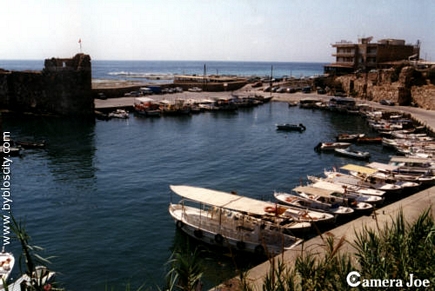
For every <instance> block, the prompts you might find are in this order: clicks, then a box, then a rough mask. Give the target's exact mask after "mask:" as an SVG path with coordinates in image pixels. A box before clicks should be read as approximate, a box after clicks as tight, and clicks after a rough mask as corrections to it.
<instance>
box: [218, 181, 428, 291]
mask: <svg viewBox="0 0 435 291" xmlns="http://www.w3.org/2000/svg"><path fill="white" fill-rule="evenodd" d="M434 204H435V186H434V187H431V188H428V189H426V190H423V191H421V192H418V193H416V194H414V195H411V196H409V197H406V198H404V199H402V200H400V201H398V202H395V203H392V204H389V205H387V206H385V207H382V208H380V209H378V210H376V212H375V214H374V215H371V216H362V217H360V218H357V219H355V220H352V221H350V222H348V223H346V224H344V225H341V226H339V227H337V228H334V229H332V230H330V231H328V235H333V236H334V238H335V240H336V241H338V240H340V239H341V238H342V237H344V238H345V239H346V241H348V242H353V241H354V240H355V238H356V237H355V234H356V233H361V232H363V231H364V229H365V228H366V227H367V228H369V229H372V230H378V229H380V230H383V229H384V228H385V226H386V225H387V224H388V225H391V223H392V220H394V219H395V217H396V216H397V214H398V213H399V212H400V211H403V213H404V217H405V219H406V221H407V222H408V223H412V222H413V221H415V220H416V219H417V218H418V217H419V216H420V214H421V213H422V212H423V211H425V210H426V209H428V208H429V207H431V206H432V209H431V213H432V216H434V217H435V207H434V206H435V205H434ZM323 236H325V234H323ZM323 246H325V243H324V241H323V240H322V237H320V236H316V237H314V238H312V239H310V240H307V241H305V242H304V243H303V244H301V245H299V246H297V247H296V248H294V249H292V250H289V251H286V252H285V253H284V254H282V255H279V256H277V257H276V260H275V261H278V259H279V260H280V261H282V262H284V263H285V264H286V265H287V266H288V267H292V266H293V265H294V263H295V261H296V258H297V257H298V256H299V255H301V253H302V252H311V253H316V254H318V255H320V256H322V255H323V253H324V250H325V249H324V248H323ZM341 251H342V252H350V253H352V252H354V249H353V248H352V246H351V245H350V244H349V243H346V244H345V245H344V246H343V248H342V249H341ZM270 268H271V263H270V261H267V262H265V263H263V264H261V265H258V266H256V267H254V268H252V269H251V270H249V271H248V272H247V282H248V284H249V285H250V286H251V287H252V289H253V290H262V286H263V282H264V278H265V276H266V275H267V274H268V272H269V270H270ZM230 282H231V286H229V284H222V285H219V286H217V287H215V288H213V289H212V290H219V291H224V290H238V289H237V282H238V279H237V278H234V279H232V280H230Z"/></svg>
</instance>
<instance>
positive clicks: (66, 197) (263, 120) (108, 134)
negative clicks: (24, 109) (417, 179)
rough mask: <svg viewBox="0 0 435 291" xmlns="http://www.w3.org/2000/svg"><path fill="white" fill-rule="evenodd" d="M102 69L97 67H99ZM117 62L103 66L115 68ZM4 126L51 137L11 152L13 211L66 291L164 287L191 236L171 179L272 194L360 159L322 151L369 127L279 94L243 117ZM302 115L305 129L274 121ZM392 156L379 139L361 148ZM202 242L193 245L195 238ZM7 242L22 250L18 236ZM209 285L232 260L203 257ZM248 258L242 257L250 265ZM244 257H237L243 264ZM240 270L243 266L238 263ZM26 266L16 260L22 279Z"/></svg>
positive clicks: (376, 156) (230, 271)
mask: <svg viewBox="0 0 435 291" xmlns="http://www.w3.org/2000/svg"><path fill="white" fill-rule="evenodd" d="M98 70H99V69H95V68H94V72H95V71H98ZM108 71H111V70H106V72H108ZM2 118H3V131H9V132H10V133H11V135H12V137H13V138H15V139H17V140H46V141H47V142H48V146H47V148H46V149H43V150H37V149H35V150H26V152H25V153H24V155H23V156H22V157H15V158H13V164H12V181H11V183H12V188H11V193H12V199H13V205H12V207H13V213H14V215H15V216H16V218H18V219H20V220H22V221H23V222H25V225H26V229H27V231H28V232H29V234H30V235H31V237H32V241H31V242H33V243H34V244H36V245H39V246H42V247H44V248H45V251H44V252H42V255H43V256H44V255H46V256H51V255H53V256H56V258H54V259H52V262H53V264H52V265H51V267H52V268H53V269H54V270H56V271H58V272H60V274H59V276H58V280H59V281H61V282H63V283H64V284H65V287H66V288H67V289H68V290H105V289H106V287H109V288H112V287H113V288H114V289H115V290H125V287H124V286H125V284H127V283H130V284H131V285H132V287H133V288H137V287H139V286H140V285H142V284H144V285H145V286H147V287H155V286H162V285H163V282H164V275H165V274H166V271H167V268H168V266H166V265H165V264H166V262H167V261H168V259H169V258H170V256H171V253H172V251H173V250H174V249H175V248H177V247H178V246H181V245H182V246H184V249H185V251H187V252H189V250H192V249H193V247H194V243H193V242H190V244H189V246H190V247H189V248H187V249H186V247H185V245H186V237H185V236H184V235H183V234H180V233H178V232H177V231H176V228H175V225H174V222H173V221H172V219H171V217H170V215H169V213H168V203H169V202H170V201H171V199H172V201H174V202H176V201H178V198H177V197H175V196H174V195H171V193H170V190H169V185H170V184H188V185H194V186H200V187H209V188H212V189H217V190H222V191H231V190H235V191H237V192H238V193H239V194H240V195H246V196H249V197H253V198H258V199H263V200H272V199H273V191H274V190H283V191H290V190H291V189H292V188H293V187H294V186H296V185H297V184H299V182H300V180H301V179H304V180H305V178H306V175H321V174H322V172H323V170H324V169H325V168H331V167H332V166H336V167H339V166H340V165H343V164H346V163H349V162H354V161H353V160H348V159H346V158H342V157H338V156H335V155H334V154H325V153H322V154H319V153H317V152H315V151H314V150H313V148H314V146H315V145H316V144H317V143H318V142H320V141H330V140H333V139H334V138H335V136H336V134H337V133H339V132H366V133H368V134H372V132H371V131H370V129H369V128H368V127H367V125H366V123H365V120H364V119H363V118H361V117H359V116H352V115H340V114H333V113H331V112H326V111H317V110H315V111H311V110H303V109H299V108H298V107H290V108H289V107H288V106H287V104H286V103H279V102H271V103H269V104H265V105H262V106H260V107H256V108H253V109H246V110H239V112H238V113H231V114H228V113H203V114H199V115H194V116H190V117H162V118H158V119H147V118H140V117H135V116H133V115H132V116H131V117H130V119H128V120H110V121H108V122H105V121H96V122H95V123H86V122H82V121H80V120H74V119H51V118H31V117H26V118H23V117H15V116H10V115H3V116H2ZM282 122H290V123H303V124H304V125H305V126H306V127H307V130H306V131H305V132H303V133H297V132H278V131H276V129H275V124H276V123H282ZM360 148H361V149H365V150H369V151H370V152H371V153H372V156H373V160H376V161H380V162H385V161H387V160H388V155H389V154H391V153H390V152H388V151H385V150H384V149H382V147H381V146H379V145H370V146H366V147H360ZM192 244H193V245H192ZM10 249H11V250H12V251H13V252H14V253H15V255H16V257H18V256H19V254H20V249H19V246H18V243H17V242H16V241H14V242H13V244H12V245H11V247H10ZM204 262H205V264H206V265H207V266H208V272H207V274H206V286H208V287H211V286H213V285H215V284H218V283H220V282H221V281H222V280H224V279H225V278H230V277H232V276H233V275H234V270H235V269H236V266H235V265H234V262H233V260H231V259H230V258H228V257H226V256H221V255H219V254H217V253H211V254H208V255H206V256H204ZM250 263H251V262H246V261H243V262H240V264H242V265H243V266H245V267H246V266H248V265H249V264H250ZM238 264H239V263H238ZM237 267H240V266H237ZM17 274H18V268H16V269H15V271H14V275H15V276H16V275H17Z"/></svg>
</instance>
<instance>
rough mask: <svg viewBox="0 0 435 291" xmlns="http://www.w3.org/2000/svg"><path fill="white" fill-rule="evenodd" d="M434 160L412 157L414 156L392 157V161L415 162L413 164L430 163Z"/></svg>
mask: <svg viewBox="0 0 435 291" xmlns="http://www.w3.org/2000/svg"><path fill="white" fill-rule="evenodd" d="M431 161H432V160H431V159H425V158H412V157H399V156H395V157H391V159H390V162H391V163H413V164H429V163H430V162H431Z"/></svg>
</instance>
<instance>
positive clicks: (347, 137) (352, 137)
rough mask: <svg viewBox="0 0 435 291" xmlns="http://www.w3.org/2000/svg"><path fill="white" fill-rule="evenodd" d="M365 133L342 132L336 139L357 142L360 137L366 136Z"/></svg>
mask: <svg viewBox="0 0 435 291" xmlns="http://www.w3.org/2000/svg"><path fill="white" fill-rule="evenodd" d="M364 136H365V134H364V133H340V134H338V135H337V137H336V140H337V141H339V142H356V141H357V139H358V138H362V137H364Z"/></svg>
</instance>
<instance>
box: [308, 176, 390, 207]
mask: <svg viewBox="0 0 435 291" xmlns="http://www.w3.org/2000/svg"><path fill="white" fill-rule="evenodd" d="M308 179H310V180H311V181H312V182H313V183H312V184H310V186H312V187H315V188H320V189H325V190H332V191H333V192H332V194H331V195H335V196H342V197H344V198H349V199H353V200H355V201H358V202H364V203H370V204H382V203H383V201H384V198H383V197H382V196H376V195H367V194H362V193H361V192H358V190H361V189H355V188H354V187H348V186H346V185H340V184H337V183H332V182H328V181H324V180H322V179H320V178H316V177H314V176H309V177H308ZM368 190H369V189H368Z"/></svg>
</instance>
